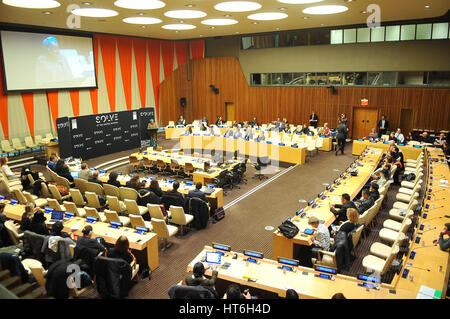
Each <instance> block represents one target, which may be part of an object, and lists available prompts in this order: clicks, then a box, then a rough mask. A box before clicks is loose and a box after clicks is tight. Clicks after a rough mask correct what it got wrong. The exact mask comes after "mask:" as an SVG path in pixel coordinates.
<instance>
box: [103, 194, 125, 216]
mask: <svg viewBox="0 0 450 319" xmlns="http://www.w3.org/2000/svg"><path fill="white" fill-rule="evenodd" d="M106 201H107V202H108V206H109V209H111V210H114V211H116V212H121V211H122V208H121V207H120V203H119V199H118V198H117V197H116V196H109V195H106Z"/></svg>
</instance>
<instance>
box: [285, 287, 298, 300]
mask: <svg viewBox="0 0 450 319" xmlns="http://www.w3.org/2000/svg"><path fill="white" fill-rule="evenodd" d="M286 299H299V298H298V294H297V292H296V291H295V290H294V289H288V290H286Z"/></svg>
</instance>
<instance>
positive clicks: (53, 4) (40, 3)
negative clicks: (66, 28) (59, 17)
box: [2, 0, 61, 9]
mask: <svg viewBox="0 0 450 319" xmlns="http://www.w3.org/2000/svg"><path fill="white" fill-rule="evenodd" d="M2 2H3V3H4V4H7V5H9V6H13V7H20V8H27V9H51V8H57V7H59V6H60V5H61V4H60V3H59V2H58V1H55V0H3V1H2Z"/></svg>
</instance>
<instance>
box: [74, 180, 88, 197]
mask: <svg viewBox="0 0 450 319" xmlns="http://www.w3.org/2000/svg"><path fill="white" fill-rule="evenodd" d="M73 182H74V183H75V188H78V189H79V190H80V192H81V193H82V194H84V192H85V191H86V183H87V181H86V180H84V179H82V178H78V177H75V178H74V179H73Z"/></svg>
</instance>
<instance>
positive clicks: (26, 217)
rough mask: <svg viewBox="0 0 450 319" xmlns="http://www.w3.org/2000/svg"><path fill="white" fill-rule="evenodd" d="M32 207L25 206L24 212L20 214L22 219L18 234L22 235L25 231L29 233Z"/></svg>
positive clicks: (30, 205)
mask: <svg viewBox="0 0 450 319" xmlns="http://www.w3.org/2000/svg"><path fill="white" fill-rule="evenodd" d="M33 214H34V207H33V205H32V204H26V205H25V212H24V213H23V214H22V219H21V220H20V228H19V233H23V232H24V231H26V230H30V231H31V219H32V218H33Z"/></svg>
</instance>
